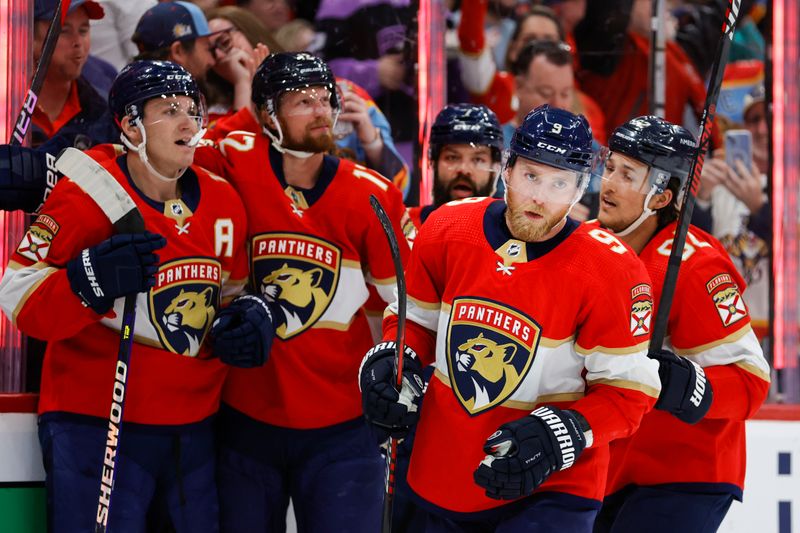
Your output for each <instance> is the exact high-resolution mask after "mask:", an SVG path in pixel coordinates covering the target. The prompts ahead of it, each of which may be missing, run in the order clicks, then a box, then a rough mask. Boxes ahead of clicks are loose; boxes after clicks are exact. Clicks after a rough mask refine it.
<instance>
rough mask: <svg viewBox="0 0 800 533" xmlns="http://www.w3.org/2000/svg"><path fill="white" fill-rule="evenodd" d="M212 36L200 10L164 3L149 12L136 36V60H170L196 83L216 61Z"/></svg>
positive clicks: (182, 3) (145, 14)
mask: <svg viewBox="0 0 800 533" xmlns="http://www.w3.org/2000/svg"><path fill="white" fill-rule="evenodd" d="M211 35H212V33H211V30H210V29H209V28H208V21H206V17H205V15H203V12H202V11H200V8H199V7H197V6H196V5H194V4H192V3H190V2H162V3H159V4H156V5H155V6H153V7H152V8H150V9H148V10H147V11H146V12H145V13H144V15H142V18H141V19H139V23H138V24H137V25H136V31H134V33H133V42H134V43H136V45H137V46H138V47H139V55H138V56H137V59H160V60H169V61H172V62H174V63H177V64H179V65H181V66H182V67H183V68H185V69H186V70H188V71H189V73H190V74H191V75H192V76H193V77H194V78H195V79H196V80H203V79H205V77H206V74H207V73H208V70H209V69H210V68H211V67H213V66H214V63H215V62H216V60H215V58H214V49H213V43H212V41H211V39H210V37H211Z"/></svg>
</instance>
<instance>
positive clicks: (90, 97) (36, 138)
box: [31, 0, 119, 154]
mask: <svg viewBox="0 0 800 533" xmlns="http://www.w3.org/2000/svg"><path fill="white" fill-rule="evenodd" d="M56 6H57V2H56V0H36V2H35V4H34V27H33V38H34V41H33V56H34V62H38V61H39V60H40V58H41V53H42V47H43V46H44V40H45V36H46V35H47V31H48V29H49V28H50V23H51V21H52V19H53V14H54V13H55V10H56ZM101 18H103V8H102V6H101V5H100V4H98V3H97V2H95V1H94V0H73V2H72V3H71V4H70V8H69V12H68V13H67V17H66V19H65V20H64V24H63V26H62V29H61V33H60V34H59V36H58V42H57V43H56V47H55V49H54V50H53V55H52V56H51V59H50V64H49V66H48V68H47V75H46V77H45V80H44V84H43V85H42V90H41V91H40V92H39V95H38V96H39V99H38V101H37V102H36V108H35V109H34V111H33V116H32V117H31V121H32V123H33V127H32V128H31V135H32V138H31V145H32V146H35V147H38V146H42V145H44V144H45V143H46V142H47V147H43V148H44V149H45V150H46V151H47V152H48V153H51V154H57V153H58V152H59V151H60V150H61V149H62V148H66V147H69V146H74V147H76V148H81V149H85V148H89V147H91V146H93V145H95V144H100V143H106V142H113V141H114V140H116V139H117V137H118V136H119V132H118V130H117V129H116V126H115V125H114V122H113V120H112V118H111V115H110V113H109V112H108V106H107V104H106V102H105V100H104V99H103V97H102V96H101V95H100V94H99V93H98V92H97V91H96V90H95V89H94V88H93V87H92V86H91V84H90V83H89V81H88V80H86V78H85V77H83V75H82V70H83V67H84V65H85V64H86V62H87V60H88V58H89V46H90V44H91V40H90V33H91V31H90V27H89V20H98V19H101ZM48 141H49V142H48Z"/></svg>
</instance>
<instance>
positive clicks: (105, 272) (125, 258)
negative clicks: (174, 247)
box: [67, 231, 167, 315]
mask: <svg viewBox="0 0 800 533" xmlns="http://www.w3.org/2000/svg"><path fill="white" fill-rule="evenodd" d="M166 245H167V241H166V239H165V238H164V237H162V236H161V235H159V234H157V233H151V232H149V231H146V232H144V233H122V234H119V235H113V236H112V237H110V238H108V239H106V240H104V241H103V242H101V243H100V244H98V245H97V246H92V247H90V248H86V249H84V250H83V251H82V252H81V253H80V255H78V257H76V258H74V259H72V260H70V261H69V262H68V263H67V278H68V279H69V285H70V287H71V288H72V292H74V293H75V294H76V295H77V296H78V297H79V298H80V299H81V300H82V301H83V303H84V305H86V306H87V307H91V308H92V309H93V310H94V311H95V312H96V313H99V314H101V315H102V314H105V313H107V312H108V311H109V310H110V309H111V307H112V306H113V305H114V300H116V299H117V298H121V297H123V296H127V295H129V294H138V293H140V292H146V291H147V290H148V289H149V288H150V287H152V286H153V285H155V282H156V280H155V274H156V272H158V255H156V254H154V253H153V252H154V251H155V250H158V249H160V248H163V247H164V246H166Z"/></svg>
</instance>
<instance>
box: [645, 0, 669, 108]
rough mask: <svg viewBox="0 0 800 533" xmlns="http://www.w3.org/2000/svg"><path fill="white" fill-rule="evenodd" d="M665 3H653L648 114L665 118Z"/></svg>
mask: <svg viewBox="0 0 800 533" xmlns="http://www.w3.org/2000/svg"><path fill="white" fill-rule="evenodd" d="M664 1H665V0H654V1H653V14H652V17H651V18H650V63H649V64H648V69H649V72H648V75H647V78H648V89H649V90H648V96H649V99H650V105H649V106H648V112H649V113H650V114H651V115H656V116H659V117H663V116H664V85H665V83H666V72H665V69H666V44H667V43H666V35H665V33H666V28H665V27H664V26H665V25H666V16H665V13H664Z"/></svg>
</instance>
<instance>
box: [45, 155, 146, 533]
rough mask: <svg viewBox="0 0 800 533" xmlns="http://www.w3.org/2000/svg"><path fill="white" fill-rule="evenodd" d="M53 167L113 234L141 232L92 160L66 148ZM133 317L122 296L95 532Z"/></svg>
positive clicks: (105, 495)
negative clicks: (109, 225) (82, 195)
mask: <svg viewBox="0 0 800 533" xmlns="http://www.w3.org/2000/svg"><path fill="white" fill-rule="evenodd" d="M56 168H57V169H58V171H59V172H61V173H62V174H64V175H65V176H67V177H68V178H69V179H70V180H71V181H73V182H74V183H75V184H77V185H78V186H79V187H80V188H81V189H82V190H83V191H84V192H85V193H86V194H88V195H89V196H91V197H92V199H93V200H94V201H95V202H96V203H97V205H98V206H100V209H102V210H103V213H105V215H106V216H107V217H108V219H109V220H110V221H111V223H112V224H113V225H114V229H115V230H116V232H117V233H142V232H144V219H143V218H142V214H141V213H140V212H139V209H138V208H137V207H136V204H135V203H134V202H133V200H132V199H131V197H130V196H129V195H128V193H127V192H125V189H123V188H122V185H120V184H119V183H118V182H117V180H116V179H114V177H113V176H111V174H109V173H108V171H107V170H106V169H104V168H103V167H102V166H100V164H98V163H97V161H95V160H94V159H92V158H91V157H89V156H88V155H86V154H84V153H83V152H81V151H80V150H78V149H76V148H67V149H66V150H64V151H63V152H62V153H61V155H60V156H59V158H58V160H57V161H56ZM135 320H136V295H135V294H131V295H128V296H126V297H125V307H124V310H123V312H122V324H121V326H120V339H119V352H118V354H117V366H116V371H115V373H114V389H113V392H112V395H111V411H110V414H109V417H108V436H107V438H106V449H105V454H104V456H103V467H102V474H101V476H100V496H99V498H98V502H97V515H96V523H95V529H94V530H95V533H105V531H106V525H107V524H108V516H109V514H110V513H111V492H112V490H113V488H114V474H115V472H116V469H115V467H116V463H117V461H116V455H117V449H118V448H119V439H120V430H121V426H122V412H123V410H124V408H125V387H126V385H127V380H128V364H129V363H130V359H131V349H132V348H133V327H134V323H135Z"/></svg>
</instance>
